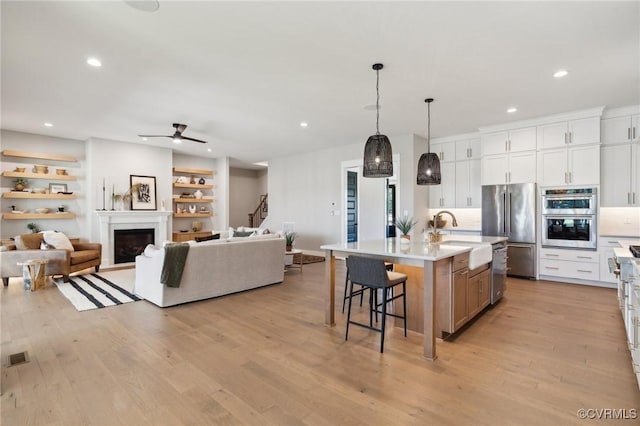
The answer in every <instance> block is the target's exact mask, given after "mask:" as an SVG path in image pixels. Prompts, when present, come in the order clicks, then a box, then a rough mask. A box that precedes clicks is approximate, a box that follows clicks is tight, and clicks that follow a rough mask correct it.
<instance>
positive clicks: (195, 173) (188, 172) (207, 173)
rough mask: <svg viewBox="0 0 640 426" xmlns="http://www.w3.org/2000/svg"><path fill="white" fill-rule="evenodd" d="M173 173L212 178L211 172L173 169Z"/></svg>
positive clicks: (182, 168) (180, 168) (181, 168)
mask: <svg viewBox="0 0 640 426" xmlns="http://www.w3.org/2000/svg"><path fill="white" fill-rule="evenodd" d="M173 173H174V174H175V173H185V174H190V175H204V176H213V170H203V169H189V168H186V167H174V168H173Z"/></svg>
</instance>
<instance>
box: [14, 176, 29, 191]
mask: <svg viewBox="0 0 640 426" xmlns="http://www.w3.org/2000/svg"><path fill="white" fill-rule="evenodd" d="M27 183H29V181H28V180H26V179H24V178H18V179H14V180H13V188H14V189H15V190H16V191H22V190H24V188H25V187H26V186H27Z"/></svg>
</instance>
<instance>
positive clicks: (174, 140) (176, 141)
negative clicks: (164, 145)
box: [173, 138, 182, 144]
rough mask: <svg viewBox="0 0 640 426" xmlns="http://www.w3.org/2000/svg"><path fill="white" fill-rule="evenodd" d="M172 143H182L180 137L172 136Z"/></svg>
mask: <svg viewBox="0 0 640 426" xmlns="http://www.w3.org/2000/svg"><path fill="white" fill-rule="evenodd" d="M173 143H176V144H180V143H182V138H173Z"/></svg>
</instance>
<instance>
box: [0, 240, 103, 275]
mask: <svg viewBox="0 0 640 426" xmlns="http://www.w3.org/2000/svg"><path fill="white" fill-rule="evenodd" d="M70 241H71V244H72V245H73V249H74V251H68V250H60V249H51V250H39V249H27V250H18V249H17V248H16V246H15V245H8V246H3V247H4V250H3V251H0V272H1V275H2V283H3V284H4V286H5V287H6V286H8V285H9V278H10V277H22V266H19V265H18V263H22V262H24V261H26V260H29V259H47V260H48V261H49V262H48V263H47V264H46V266H45V275H62V277H63V279H64V281H65V282H67V281H69V274H71V273H73V272H77V271H81V270H83V269H87V268H91V267H95V270H96V272H98V271H99V270H100V263H101V260H102V244H100V243H81V242H79V240H78V239H77V238H73V239H70Z"/></svg>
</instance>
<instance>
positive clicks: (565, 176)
mask: <svg viewBox="0 0 640 426" xmlns="http://www.w3.org/2000/svg"><path fill="white" fill-rule="evenodd" d="M564 183H569V182H567V172H564Z"/></svg>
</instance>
